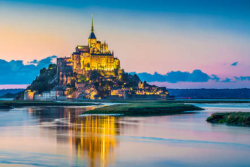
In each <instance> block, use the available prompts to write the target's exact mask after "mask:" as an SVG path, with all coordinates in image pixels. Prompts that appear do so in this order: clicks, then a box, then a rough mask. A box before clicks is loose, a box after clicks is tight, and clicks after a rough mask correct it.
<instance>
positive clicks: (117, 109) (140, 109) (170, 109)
mask: <svg viewBox="0 0 250 167" xmlns="http://www.w3.org/2000/svg"><path fill="white" fill-rule="evenodd" d="M198 110H199V111H201V110H204V109H203V108H200V107H196V106H194V105H191V104H184V103H160V102H158V103H156V102H155V103H126V104H117V105H110V106H104V107H101V108H96V109H93V110H90V111H86V112H84V113H82V114H81V116H86V115H115V116H162V115H173V114H184V113H185V112H186V111H191V112H189V113H192V111H198Z"/></svg>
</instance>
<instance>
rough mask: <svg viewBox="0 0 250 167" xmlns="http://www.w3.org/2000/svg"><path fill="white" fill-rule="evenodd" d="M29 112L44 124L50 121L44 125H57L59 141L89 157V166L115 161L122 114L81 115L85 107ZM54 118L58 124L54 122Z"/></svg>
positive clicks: (72, 151) (31, 110)
mask: <svg viewBox="0 0 250 167" xmlns="http://www.w3.org/2000/svg"><path fill="white" fill-rule="evenodd" d="M89 109H92V108H89ZM28 112H29V114H31V115H33V116H35V117H36V118H39V121H40V124H43V125H44V124H45V125H46V123H47V125H49V126H43V127H46V128H48V129H50V130H55V129H56V133H57V134H56V136H57V142H58V143H60V142H61V143H65V142H68V143H69V146H70V147H69V148H70V149H71V150H70V153H71V154H72V155H74V154H76V155H77V156H78V158H79V159H81V160H83V161H84V159H85V158H87V159H88V163H89V166H108V164H109V163H113V162H114V149H115V147H116V146H117V145H118V142H117V140H116V136H117V135H119V134H120V124H119V118H118V117H113V116H102V117H98V116H87V117H78V115H80V114H82V112H83V109H82V108H63V107H54V108H36V109H29V110H28ZM58 118H60V119H58ZM55 120H56V121H55ZM48 122H50V124H48ZM51 122H53V123H54V124H56V126H51Z"/></svg>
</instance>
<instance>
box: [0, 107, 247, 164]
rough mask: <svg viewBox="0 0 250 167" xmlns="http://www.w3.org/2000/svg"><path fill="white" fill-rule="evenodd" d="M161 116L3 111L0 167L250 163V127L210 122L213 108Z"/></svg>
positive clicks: (62, 110)
mask: <svg viewBox="0 0 250 167" xmlns="http://www.w3.org/2000/svg"><path fill="white" fill-rule="evenodd" d="M196 105H197V106H199V107H203V108H205V109H206V110H205V111H198V112H196V113H188V114H182V115H172V116H156V117H114V116H86V117H79V116H78V115H80V114H82V113H83V112H84V111H86V110H89V109H93V108H94V107H93V106H92V107H72V106H68V107H27V108H15V109H11V110H0V166H6V167H8V166H25V167H26V166H41V167H44V166H49V167H54V166H72V167H74V166H197V167H198V166H199V167H200V166H205V167H206V166H250V159H249V155H250V128H249V127H237V126H226V125H219V124H210V123H207V122H206V121H205V120H206V118H207V117H208V116H210V115H211V113H213V112H231V111H243V112H247V111H248V112H250V108H249V105H250V104H196Z"/></svg>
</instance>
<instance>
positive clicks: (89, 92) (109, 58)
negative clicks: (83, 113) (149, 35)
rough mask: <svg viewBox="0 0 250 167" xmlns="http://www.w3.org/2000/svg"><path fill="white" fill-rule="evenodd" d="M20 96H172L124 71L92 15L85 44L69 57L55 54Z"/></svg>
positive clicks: (84, 97) (102, 97) (61, 97)
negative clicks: (98, 32) (98, 33)
mask: <svg viewBox="0 0 250 167" xmlns="http://www.w3.org/2000/svg"><path fill="white" fill-rule="evenodd" d="M19 98H20V99H24V100H66V99H110V100H122V99H148V100H152V99H153V100H159V99H160V100H166V99H171V98H173V97H171V96H169V93H168V91H167V90H166V88H165V87H158V86H155V85H150V84H148V83H147V82H146V81H142V80H140V78H139V77H138V76H137V75H136V74H134V75H131V74H129V73H126V72H125V71H124V70H123V69H122V68H121V65H120V60H119V58H118V57H116V55H115V53H114V51H111V50H110V49H109V46H108V44H107V43H106V42H101V41H99V40H97V37H96V35H95V31H94V23H93V17H92V25H91V32H90V35H89V38H88V44H87V45H77V46H76V48H75V51H74V52H73V53H72V54H71V55H70V56H69V57H65V58H57V64H51V65H50V66H49V67H48V68H43V69H41V70H40V75H39V76H37V77H36V79H35V80H34V81H33V82H32V84H31V85H30V86H29V87H28V88H27V89H26V90H25V92H24V95H23V97H22V96H21V97H19Z"/></svg>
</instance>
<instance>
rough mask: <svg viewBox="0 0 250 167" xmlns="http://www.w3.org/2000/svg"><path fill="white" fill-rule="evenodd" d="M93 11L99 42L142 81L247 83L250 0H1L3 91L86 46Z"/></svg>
mask: <svg viewBox="0 0 250 167" xmlns="http://www.w3.org/2000/svg"><path fill="white" fill-rule="evenodd" d="M91 14H93V15H94V26H95V34H96V36H97V39H98V40H101V41H106V42H107V43H108V44H109V48H110V50H114V53H115V56H116V57H118V58H119V59H120V60H121V67H122V68H123V69H125V71H127V72H131V73H137V74H138V75H139V77H140V78H141V79H143V80H147V81H148V82H152V83H154V84H157V85H160V86H166V87H168V88H245V87H248V88H250V47H249V46H250V0H202V1H201V0H188V1H187V0H155V1H149V0H144V1H139V0H126V1H115V0H111V1H109V0H106V1H103V0H92V1H86V0H60V1H59V0H53V1H51V0H0V20H1V22H0V37H1V38H0V59H1V60H0V68H1V69H0V70H1V71H0V74H1V75H0V89H1V88H7V87H8V88H9V87H12V86H13V87H25V86H27V84H30V83H31V82H32V80H33V79H35V76H36V75H38V74H39V70H40V68H43V67H46V66H47V65H48V64H49V63H51V61H54V59H55V57H65V56H70V54H71V53H72V52H73V51H74V49H75V47H76V45H86V44H87V39H88V36H89V33H90V26H91ZM34 60H35V61H34ZM39 62H40V65H39ZM43 62H46V63H43ZM18 85H19V86H18Z"/></svg>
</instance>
